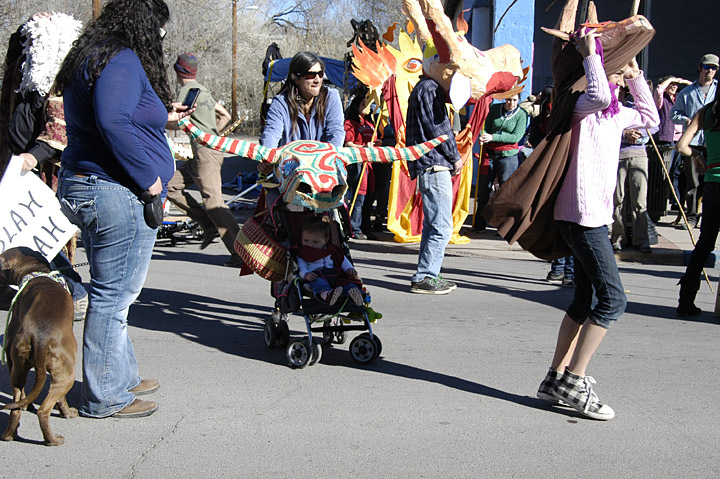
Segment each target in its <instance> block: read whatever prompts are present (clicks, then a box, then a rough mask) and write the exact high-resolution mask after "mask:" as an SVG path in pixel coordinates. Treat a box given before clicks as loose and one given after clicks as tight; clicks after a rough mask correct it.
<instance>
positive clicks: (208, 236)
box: [200, 226, 220, 249]
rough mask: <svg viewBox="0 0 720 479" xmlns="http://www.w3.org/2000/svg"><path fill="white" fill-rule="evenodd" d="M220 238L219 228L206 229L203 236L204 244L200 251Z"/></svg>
mask: <svg viewBox="0 0 720 479" xmlns="http://www.w3.org/2000/svg"><path fill="white" fill-rule="evenodd" d="M219 236H220V233H218V230H217V228H215V227H214V226H213V227H212V228H208V229H206V230H205V231H204V232H203V235H202V244H201V245H200V249H205V248H207V247H208V246H210V244H211V243H212V242H213V241H215V238H218V237H219Z"/></svg>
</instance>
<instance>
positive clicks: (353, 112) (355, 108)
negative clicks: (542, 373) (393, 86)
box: [345, 87, 368, 123]
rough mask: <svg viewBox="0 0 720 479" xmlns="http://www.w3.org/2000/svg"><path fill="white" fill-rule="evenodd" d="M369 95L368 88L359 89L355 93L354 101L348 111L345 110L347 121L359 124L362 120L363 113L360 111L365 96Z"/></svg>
mask: <svg viewBox="0 0 720 479" xmlns="http://www.w3.org/2000/svg"><path fill="white" fill-rule="evenodd" d="M367 94H368V89H367V87H359V88H357V89H356V90H355V91H354V92H353V95H355V96H353V99H352V101H351V102H350V104H349V105H348V107H347V109H346V110H345V119H346V120H355V121H357V122H358V123H360V121H361V120H362V118H361V117H362V112H361V111H360V104H361V103H362V101H363V99H365V95H367Z"/></svg>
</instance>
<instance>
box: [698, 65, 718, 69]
mask: <svg viewBox="0 0 720 479" xmlns="http://www.w3.org/2000/svg"><path fill="white" fill-rule="evenodd" d="M702 68H703V70H717V69H718V67H717V65H703V66H702Z"/></svg>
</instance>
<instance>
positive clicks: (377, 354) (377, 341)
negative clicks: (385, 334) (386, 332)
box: [364, 333, 382, 359]
mask: <svg viewBox="0 0 720 479" xmlns="http://www.w3.org/2000/svg"><path fill="white" fill-rule="evenodd" d="M364 334H367V333H364ZM369 336H370V335H369V334H368V337H369ZM373 340H375V345H376V346H377V350H376V351H375V357H374V358H373V359H377V358H379V357H380V353H382V342H381V341H380V338H378V336H377V334H373Z"/></svg>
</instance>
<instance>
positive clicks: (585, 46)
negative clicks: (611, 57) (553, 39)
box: [572, 27, 600, 58]
mask: <svg viewBox="0 0 720 479" xmlns="http://www.w3.org/2000/svg"><path fill="white" fill-rule="evenodd" d="M585 30H586V29H585V27H581V28H580V29H579V30H578V31H577V32H575V33H574V34H573V35H572V38H573V40H574V42H575V48H577V50H578V52H580V55H582V56H583V58H585V57H589V56H590V55H595V51H596V50H595V39H596V38H597V37H599V36H600V35H599V34H597V33H596V31H595V29H594V28H591V29H589V30H587V31H585Z"/></svg>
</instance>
